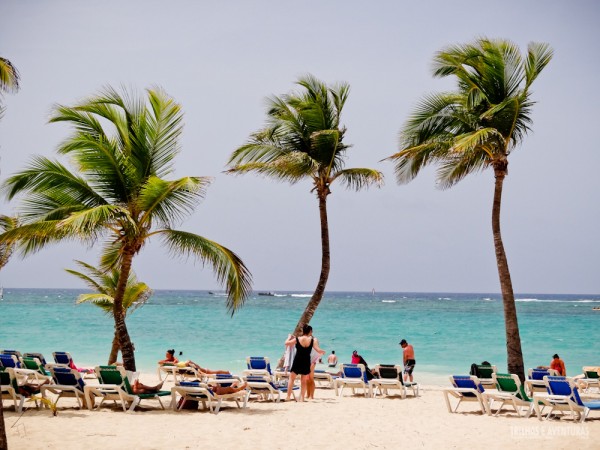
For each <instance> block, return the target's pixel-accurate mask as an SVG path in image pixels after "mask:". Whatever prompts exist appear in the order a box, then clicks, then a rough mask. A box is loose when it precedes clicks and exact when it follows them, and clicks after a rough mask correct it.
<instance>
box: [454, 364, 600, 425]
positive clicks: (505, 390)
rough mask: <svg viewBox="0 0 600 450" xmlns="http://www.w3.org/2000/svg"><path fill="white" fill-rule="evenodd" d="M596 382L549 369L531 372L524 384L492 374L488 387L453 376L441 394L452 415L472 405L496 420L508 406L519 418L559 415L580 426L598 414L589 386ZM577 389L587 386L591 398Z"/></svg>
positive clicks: (475, 379) (599, 402)
mask: <svg viewBox="0 0 600 450" xmlns="http://www.w3.org/2000/svg"><path fill="white" fill-rule="evenodd" d="M590 372H591V371H590ZM595 375H598V372H595ZM599 378H600V377H599V376H594V374H593V373H586V378H584V379H578V380H574V379H572V378H567V377H563V376H557V375H556V373H555V371H552V370H549V369H548V370H546V369H530V370H529V378H528V379H527V380H525V383H521V380H520V379H519V377H518V376H517V375H514V374H499V373H496V372H492V373H491V379H490V380H491V383H490V382H488V380H487V379H485V381H482V379H480V378H479V377H476V376H473V375H454V376H451V377H450V382H451V384H452V387H451V388H448V389H445V390H444V391H443V393H444V399H445V401H446V406H447V408H448V411H449V412H451V413H453V412H456V411H457V410H458V408H459V407H460V405H461V403H462V402H475V403H477V404H478V406H479V408H480V409H481V412H482V413H484V414H488V415H492V414H494V415H496V416H497V415H498V414H500V412H501V411H502V410H503V408H504V407H505V406H510V407H512V409H514V411H515V412H516V414H517V415H518V416H520V417H522V416H524V417H530V416H531V415H532V414H533V413H534V412H535V414H536V416H537V417H538V419H539V420H542V419H543V418H546V419H549V418H552V417H554V416H557V415H560V417H561V418H570V419H573V420H576V421H579V422H583V421H585V419H586V418H587V417H588V415H589V413H590V411H593V410H600V397H598V395H597V394H596V395H595V396H594V394H592V393H591V392H590V391H589V386H591V385H592V384H593V381H594V380H598V379H599ZM590 380H591V381H590ZM582 382H584V383H586V384H584V385H582V384H581V383H582ZM580 386H587V388H586V389H587V390H588V392H587V393H586V394H587V396H588V397H589V396H594V397H592V398H585V397H584V394H582V393H581V392H580V390H579V389H580ZM451 397H452V398H454V399H455V400H457V402H456V405H455V407H452V405H451V401H450V398H451ZM584 398H585V400H584ZM494 409H495V413H494Z"/></svg>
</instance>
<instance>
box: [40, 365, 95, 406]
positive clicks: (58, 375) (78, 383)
mask: <svg viewBox="0 0 600 450" xmlns="http://www.w3.org/2000/svg"><path fill="white" fill-rule="evenodd" d="M49 369H50V373H51V374H52V381H53V382H54V383H53V384H46V385H43V386H42V387H41V388H40V391H41V393H42V398H46V395H47V393H48V391H50V392H52V393H53V394H56V395H57V396H58V397H57V399H56V402H55V403H56V404H58V401H59V400H60V399H61V398H63V397H70V398H75V399H76V400H77V403H78V405H79V407H80V408H83V404H84V402H85V405H86V406H87V405H88V399H87V398H86V392H85V391H84V388H85V382H84V381H83V378H82V377H81V374H80V373H79V372H78V371H77V370H75V369H71V368H70V367H60V366H52V365H51V366H50V367H49Z"/></svg>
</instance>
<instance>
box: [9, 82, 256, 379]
mask: <svg viewBox="0 0 600 450" xmlns="http://www.w3.org/2000/svg"><path fill="white" fill-rule="evenodd" d="M182 117H183V116H182V113H181V108H180V106H179V104H177V103H176V102H175V101H174V100H173V99H171V98H170V97H169V96H168V95H167V94H166V93H165V92H164V91H162V90H161V89H159V88H152V89H148V90H147V95H146V96H145V97H144V96H140V95H135V94H130V93H128V92H125V93H124V94H120V93H119V92H117V91H116V90H115V89H113V88H111V87H107V88H105V89H104V90H103V91H101V92H100V93H99V94H98V95H96V96H94V97H92V98H90V99H88V100H85V101H83V102H82V103H80V104H77V105H76V106H61V105H58V106H56V107H55V108H54V112H53V114H52V116H51V118H50V122H52V123H57V122H65V123H67V124H69V125H71V126H72V128H73V133H72V135H71V136H70V137H69V138H68V139H67V140H65V141H64V142H63V143H62V144H61V145H60V146H59V148H58V153H59V154H61V155H64V156H67V157H69V159H70V162H71V163H72V164H73V165H74V169H75V170H74V171H71V170H69V169H68V168H67V167H66V166H65V165H63V164H61V163H60V162H59V161H56V160H51V159H49V158H46V157H42V156H37V157H34V158H33V160H32V162H31V163H30V164H29V166H28V167H27V168H26V169H25V170H23V171H21V172H19V173H17V174H15V175H13V176H11V177H10V178H9V179H8V180H6V181H5V182H4V183H3V186H2V188H3V190H4V192H5V193H6V195H7V196H8V198H9V199H12V198H13V197H15V196H16V195H21V196H22V197H23V199H22V202H21V205H20V215H19V217H20V220H21V221H22V225H21V226H19V227H17V228H15V229H13V230H10V231H8V232H6V233H3V234H2V235H0V242H2V241H5V240H6V241H18V245H19V248H20V250H21V252H22V254H23V255H27V254H29V253H32V252H35V251H38V250H40V249H42V248H44V247H45V246H47V245H48V244H51V243H55V242H59V241H63V240H76V241H82V242H84V243H87V244H90V245H91V244H95V243H97V242H99V241H100V242H101V243H102V246H101V248H102V257H101V264H100V269H101V270H111V269H113V268H118V270H119V272H120V276H119V282H118V285H117V289H116V291H115V295H114V318H115V328H116V329H117V332H118V335H119V342H120V346H121V351H122V353H123V363H124V366H125V368H126V369H127V370H132V371H134V370H135V357H134V353H133V347H132V345H131V341H130V339H129V334H128V332H127V327H126V325H125V321H124V318H123V309H122V302H123V298H124V293H125V286H126V284H127V279H128V277H129V273H130V270H131V264H132V261H133V257H134V256H135V255H136V254H138V253H139V252H140V250H141V249H142V247H143V246H144V244H146V243H147V242H148V240H149V239H150V238H152V237H156V238H158V239H160V240H161V241H162V243H163V244H164V245H165V246H166V248H167V249H168V251H169V252H170V254H171V255H173V256H183V257H189V256H192V257H195V258H197V259H198V260H200V261H201V262H203V263H204V264H207V265H208V266H209V267H212V269H213V271H214V273H215V275H216V277H217V279H218V281H219V282H220V283H222V284H224V285H225V287H226V289H227V292H228V298H227V306H228V308H229V310H230V311H231V313H232V314H233V312H234V311H235V310H236V309H237V308H239V307H240V306H241V305H242V304H243V302H244V300H245V299H246V297H247V296H248V294H249V292H250V289H251V287H250V284H251V276H250V273H249V271H248V270H247V268H246V267H245V265H244V264H243V262H242V261H241V259H240V258H239V257H238V256H237V255H236V254H235V253H234V252H232V251H231V250H229V249H227V248H226V247H224V246H222V245H221V244H218V243H217V242H214V241H212V240H209V239H207V238H204V237H202V236H199V235H196V234H193V233H190V232H186V231H179V230H175V229H174V228H173V227H174V226H175V225H176V224H177V223H178V222H180V221H181V220H182V219H183V218H184V217H185V216H187V215H189V214H191V213H192V212H193V211H194V209H195V207H196V205H197V204H198V202H199V201H200V200H201V199H202V198H203V196H204V194H205V189H206V187H207V186H208V184H209V182H210V179H209V178H207V177H183V178H178V179H168V178H167V177H168V176H169V175H170V174H171V173H172V171H173V160H174V158H175V156H176V155H177V153H178V152H179V138H180V135H181V132H182Z"/></svg>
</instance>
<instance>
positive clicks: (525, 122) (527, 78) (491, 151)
mask: <svg viewBox="0 0 600 450" xmlns="http://www.w3.org/2000/svg"><path fill="white" fill-rule="evenodd" d="M552 53H553V52H552V49H551V48H550V47H549V46H548V45H547V44H539V43H530V44H529V46H528V50H527V54H526V55H525V56H524V57H523V56H521V53H520V51H519V48H518V47H517V46H516V45H515V44H513V43H511V42H509V41H505V40H490V39H486V38H481V39H478V40H476V41H475V42H474V43H473V44H466V45H457V46H453V47H449V48H446V49H444V50H442V51H440V52H439V53H437V54H436V56H435V58H434V67H433V74H434V76H436V77H447V76H455V77H456V79H457V82H458V86H457V89H456V91H454V92H449V93H439V94H432V95H429V96H427V97H425V98H424V99H423V100H422V101H421V103H420V105H418V106H417V108H416V109H415V111H414V112H413V114H412V115H411V117H410V118H409V119H408V121H407V122H406V124H405V125H404V127H403V129H402V132H401V136H400V147H401V150H400V151H399V152H398V153H396V154H394V155H392V156H391V157H389V158H388V159H390V160H392V161H394V162H395V170H396V175H397V179H398V182H399V183H406V182H408V181H410V180H412V179H413V178H414V177H415V176H416V175H417V174H418V173H419V171H420V170H421V169H422V168H423V167H425V166H426V165H429V164H438V165H439V168H438V172H437V176H438V181H439V185H440V187H442V188H448V187H451V186H453V185H454V184H455V183H457V182H459V181H460V180H462V179H463V178H464V177H465V176H467V175H468V174H471V173H475V172H478V171H481V170H484V169H486V168H489V167H491V168H492V169H493V171H494V178H495V187H494V201H493V205H492V231H493V236H494V249H495V252H496V260H497V265H498V276H499V278H500V287H501V290H502V298H503V305H504V320H505V327H506V348H507V358H508V370H509V371H510V373H515V374H517V375H519V377H520V378H521V379H523V378H524V376H525V373H524V367H523V353H522V351H521V338H520V336H519V325H518V321H517V310H516V307H515V299H514V294H513V288H512V282H511V279H510V272H509V270H508V261H507V258H506V252H505V251H504V244H503V242H502V235H501V233H500V206H501V199H502V186H503V183H504V178H505V177H506V175H507V173H508V156H509V155H510V153H511V151H512V150H513V149H515V148H516V147H517V145H519V144H520V143H521V142H522V141H523V139H524V137H525V135H526V134H527V132H528V131H529V130H530V125H531V123H532V118H531V112H532V107H533V105H534V102H533V101H532V99H531V92H530V88H531V85H532V83H533V82H534V80H535V79H536V78H537V77H538V75H539V74H540V72H541V71H542V70H543V69H544V67H546V65H547V64H548V63H549V62H550V60H551V59H552Z"/></svg>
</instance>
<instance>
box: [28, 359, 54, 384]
mask: <svg viewBox="0 0 600 450" xmlns="http://www.w3.org/2000/svg"><path fill="white" fill-rule="evenodd" d="M21 361H22V363H23V367H24V368H25V369H29V370H33V371H35V372H37V373H39V374H40V375H41V376H43V377H45V378H48V379H52V374H51V373H50V371H48V370H46V368H45V365H44V364H43V363H42V362H41V361H40V360H39V359H38V358H36V357H30V356H23V358H22V359H21Z"/></svg>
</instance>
